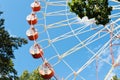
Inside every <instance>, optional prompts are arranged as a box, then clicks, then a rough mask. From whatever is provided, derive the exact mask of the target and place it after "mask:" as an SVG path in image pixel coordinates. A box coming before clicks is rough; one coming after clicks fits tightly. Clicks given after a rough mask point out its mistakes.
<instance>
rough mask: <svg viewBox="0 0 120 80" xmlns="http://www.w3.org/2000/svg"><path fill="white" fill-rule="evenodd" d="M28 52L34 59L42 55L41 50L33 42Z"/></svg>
mask: <svg viewBox="0 0 120 80" xmlns="http://www.w3.org/2000/svg"><path fill="white" fill-rule="evenodd" d="M30 53H31V54H32V56H33V58H36V59H37V58H41V57H42V56H43V50H42V48H40V46H39V45H38V44H35V45H33V46H32V47H31V48H30Z"/></svg>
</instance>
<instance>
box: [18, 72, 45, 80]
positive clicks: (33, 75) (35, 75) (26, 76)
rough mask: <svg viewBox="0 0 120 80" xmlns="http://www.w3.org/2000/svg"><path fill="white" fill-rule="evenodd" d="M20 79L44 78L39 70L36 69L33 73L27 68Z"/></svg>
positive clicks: (39, 79)
mask: <svg viewBox="0 0 120 80" xmlns="http://www.w3.org/2000/svg"><path fill="white" fill-rule="evenodd" d="M20 80H44V79H42V78H41V76H40V74H39V72H38V70H34V71H33V72H31V73H29V72H28V71H27V70H25V71H24V72H23V74H22V75H21V76H20Z"/></svg>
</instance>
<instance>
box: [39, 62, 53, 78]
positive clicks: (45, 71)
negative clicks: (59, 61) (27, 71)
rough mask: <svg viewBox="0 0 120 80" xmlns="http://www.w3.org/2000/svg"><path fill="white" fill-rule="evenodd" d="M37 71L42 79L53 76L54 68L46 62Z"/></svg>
mask: <svg viewBox="0 0 120 80" xmlns="http://www.w3.org/2000/svg"><path fill="white" fill-rule="evenodd" d="M39 73H40V75H41V77H42V78H43V79H51V78H52V77H53V76H54V70H53V69H52V68H51V67H50V66H49V64H48V63H47V65H46V63H45V64H43V65H42V66H41V67H40V68H39Z"/></svg>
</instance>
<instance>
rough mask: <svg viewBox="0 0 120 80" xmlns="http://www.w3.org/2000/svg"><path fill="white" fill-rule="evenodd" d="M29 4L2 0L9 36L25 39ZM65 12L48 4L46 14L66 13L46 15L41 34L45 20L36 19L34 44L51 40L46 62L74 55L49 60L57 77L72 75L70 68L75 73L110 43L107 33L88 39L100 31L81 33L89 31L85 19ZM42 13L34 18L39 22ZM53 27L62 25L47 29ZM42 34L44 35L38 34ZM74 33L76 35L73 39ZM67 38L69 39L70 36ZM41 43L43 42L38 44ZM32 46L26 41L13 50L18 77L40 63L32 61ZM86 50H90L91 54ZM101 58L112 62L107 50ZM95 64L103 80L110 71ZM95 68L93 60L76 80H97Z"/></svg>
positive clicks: (29, 0)
mask: <svg viewBox="0 0 120 80" xmlns="http://www.w3.org/2000/svg"><path fill="white" fill-rule="evenodd" d="M49 1H56V0H48V2H49ZM62 1H63V0H62ZM32 2H33V0H20V1H17V0H13V1H11V2H10V1H7V0H4V1H3V0H0V10H1V11H3V12H4V14H3V15H2V17H3V18H4V19H5V28H6V30H8V31H9V33H10V34H11V35H12V36H18V37H23V38H26V39H27V36H26V30H27V29H29V27H30V26H29V25H28V23H27V21H26V16H27V15H28V14H30V13H31V7H30V4H31V3H32ZM63 4H64V3H63ZM41 5H42V6H44V3H41ZM44 7H45V6H44ZM67 9H68V8H67V7H66V6H64V7H61V6H51V5H50V3H49V5H48V6H47V7H46V12H47V13H49V12H57V11H61V10H65V11H63V12H62V15H60V16H58V15H59V14H57V15H56V14H55V15H54V14H52V15H50V13H49V14H47V16H46V25H47V31H44V27H43V26H41V24H44V22H45V21H44V20H39V22H38V24H37V25H36V26H35V28H37V29H38V31H39V32H40V34H39V35H40V36H39V39H38V40H37V41H38V42H39V43H40V45H41V46H42V48H43V49H44V48H45V47H46V45H48V41H47V40H44V39H48V38H49V39H50V40H51V41H53V42H51V45H50V47H48V48H45V49H44V56H45V58H46V59H47V60H48V59H49V58H51V57H53V56H56V55H57V54H59V55H62V54H63V53H67V52H68V53H73V54H70V55H69V56H65V57H64V58H63V59H62V60H60V63H58V64H57V65H55V66H54V64H56V63H57V62H58V58H57V57H55V58H53V59H52V60H50V63H51V64H52V65H53V66H54V69H55V72H56V74H57V76H59V77H60V78H62V77H66V76H67V75H69V74H70V73H72V69H73V70H75V71H77V70H79V69H80V68H81V67H82V66H83V65H84V64H85V63H86V62H87V61H88V60H89V59H90V58H92V56H94V55H93V54H95V53H97V52H98V51H99V49H100V48H101V47H102V46H103V45H104V44H105V43H107V42H108V41H109V34H107V33H100V35H98V34H97V35H96V36H94V37H90V36H93V35H94V34H96V33H98V31H99V30H95V31H94V30H90V31H88V32H85V33H84V31H87V30H89V27H85V25H86V26H88V25H87V24H89V23H87V24H86V23H85V24H83V23H84V21H85V20H86V19H85V20H83V22H82V23H80V22H79V20H78V18H76V16H75V14H72V13H70V15H69V10H67ZM42 11H44V8H42ZM41 13H42V12H39V13H37V16H38V17H39V19H40V18H42V17H43V16H42V15H41ZM63 14H64V15H63ZM71 14H72V15H71ZM66 15H67V16H66ZM74 17H75V19H73V20H71V18H74ZM65 20H68V21H65ZM61 21H64V22H61ZM86 21H87V20H86ZM60 22H61V23H60ZM75 22H79V24H74V23H75ZM56 23H58V24H56ZM64 24H67V25H66V26H64ZM51 25H52V26H51ZM55 26H63V27H60V28H48V27H55ZM83 26H84V27H83ZM92 26H93V27H96V25H92ZM79 28H80V29H79ZM97 28H98V29H100V30H101V29H103V27H100V26H99V27H97ZM72 30H73V31H74V32H73V31H72ZM42 31H44V32H43V33H41V32H42ZM79 31H80V32H79ZM47 33H48V34H49V35H48V34H47ZM65 33H68V34H66V35H64V34H65ZM75 34H76V35H77V36H75ZM104 34H106V35H104ZM61 35H64V36H65V37H67V38H65V37H64V39H62V36H61ZM70 35H71V37H69V36H70ZM101 35H104V36H103V37H102V36H101ZM49 36H50V37H49ZM60 36H61V37H60ZM98 36H101V38H100V39H99V38H98ZM88 37H90V39H88ZM95 38H97V39H98V40H97V41H95V42H92V43H90V44H88V45H87V47H85V46H83V48H80V47H81V46H82V43H81V41H82V42H84V43H85V44H87V43H89V42H91V41H92V40H94V39H95ZM59 39H61V40H59ZM87 39H88V40H87ZM41 40H44V41H43V42H40V41H41ZM84 40H86V41H84ZM79 43H81V44H79ZM31 45H33V42H32V41H29V42H28V44H27V45H25V46H24V45H23V47H22V48H19V50H16V51H15V57H16V59H14V63H15V68H16V69H17V70H18V75H21V73H22V72H23V71H24V70H29V71H30V72H31V71H33V70H34V69H36V68H37V67H38V66H39V65H41V64H42V60H41V59H33V58H32V56H31V55H30V53H29V48H30V47H31ZM74 46H77V47H76V48H74V50H76V51H75V52H72V51H74V50H71V48H73V47H74ZM78 48H80V50H77V49H78ZM87 48H89V49H90V50H91V51H92V52H91V51H90V50H88V49H87ZM105 48H106V47H105ZM114 51H116V53H118V52H119V48H118V47H117V48H115V49H114ZM100 52H102V51H100ZM100 52H98V53H100ZM63 56H64V55H63ZM101 58H103V59H105V60H106V61H108V62H111V60H110V56H109V48H107V49H106V50H105V51H103V54H102V55H101ZM65 62H67V63H68V64H69V65H70V66H71V67H72V69H71V68H70V67H69V68H68V66H67V64H65ZM98 62H99V63H98V64H99V79H100V80H103V79H104V77H105V75H106V74H107V72H108V71H109V69H110V65H109V64H107V63H106V62H105V61H103V60H101V59H100V58H99V59H98ZM95 67H96V60H94V61H93V62H92V63H91V64H90V65H89V66H88V67H87V68H85V69H84V70H83V71H81V73H80V74H79V76H78V77H77V80H84V79H83V78H85V80H89V79H92V80H96V69H95ZM81 69H82V68H81ZM115 72H116V71H115ZM101 73H102V75H101ZM88 74H89V75H88ZM119 74H120V73H119ZM86 76H87V77H86ZM73 77H74V76H72V77H70V78H69V79H68V80H71V79H72V78H73Z"/></svg>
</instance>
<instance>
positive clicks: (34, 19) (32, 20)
mask: <svg viewBox="0 0 120 80" xmlns="http://www.w3.org/2000/svg"><path fill="white" fill-rule="evenodd" d="M27 21H28V23H29V24H30V25H35V24H37V22H38V19H37V16H36V15H35V14H34V13H32V14H29V15H28V16H27Z"/></svg>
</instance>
